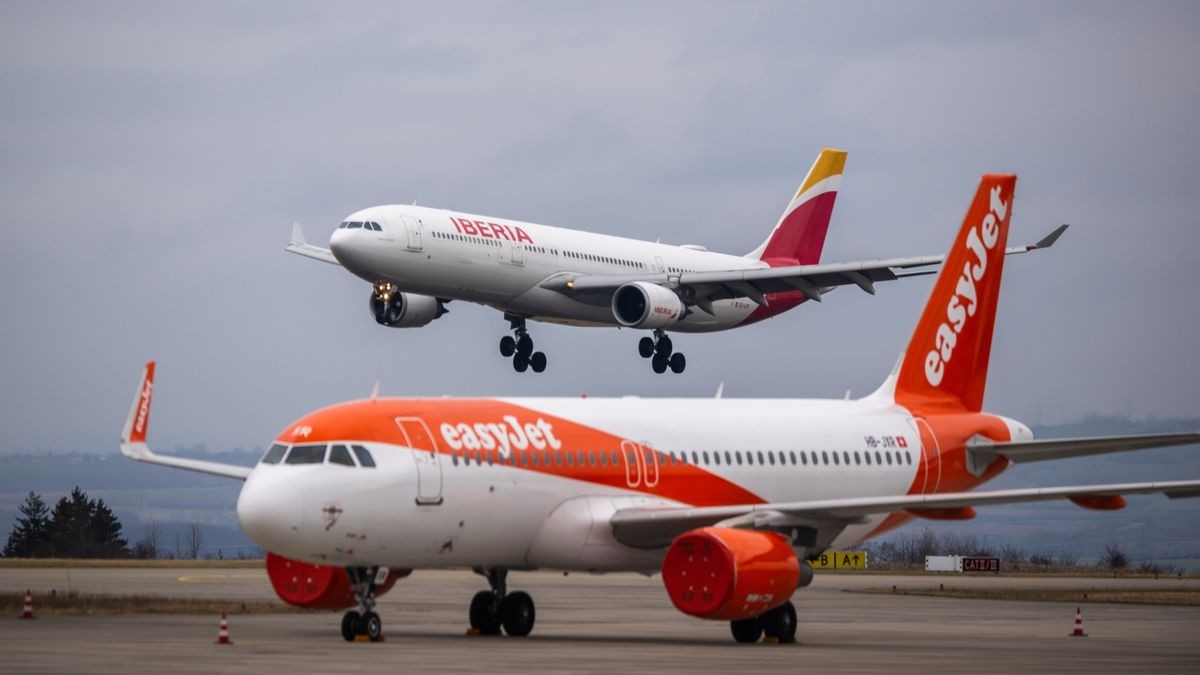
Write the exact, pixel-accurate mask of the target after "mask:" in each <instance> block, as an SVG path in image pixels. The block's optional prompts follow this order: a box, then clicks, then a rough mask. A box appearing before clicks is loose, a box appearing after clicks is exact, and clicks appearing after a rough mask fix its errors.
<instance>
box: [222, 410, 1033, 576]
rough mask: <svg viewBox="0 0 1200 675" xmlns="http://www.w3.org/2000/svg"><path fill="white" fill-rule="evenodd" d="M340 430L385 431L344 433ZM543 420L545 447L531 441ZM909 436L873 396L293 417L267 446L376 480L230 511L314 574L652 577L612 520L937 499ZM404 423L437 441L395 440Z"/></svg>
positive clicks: (262, 485)
mask: <svg viewBox="0 0 1200 675" xmlns="http://www.w3.org/2000/svg"><path fill="white" fill-rule="evenodd" d="M371 406H376V407H377V408H378V410H377V412H374V411H373V409H372V408H371ZM339 415H351V416H354V417H355V419H356V420H358V421H356V422H355V425H357V426H356V427H354V428H359V427H362V426H364V425H365V426H370V427H372V428H375V429H377V430H383V431H376V432H363V433H362V434H361V435H354V434H352V432H350V431H348V430H347V429H350V428H351V427H348V426H345V425H342V426H339V423H338V422H337V421H336V420H337V419H339ZM372 416H375V417H378V418H379V419H380V420H381V421H379V422H378V423H377V424H373V423H371V422H369V421H368V420H370V419H373V418H372ZM510 418H511V419H510ZM504 420H509V421H504ZM535 421H536V423H537V424H539V425H541V428H545V429H546V430H547V431H546V434H545V435H541V436H533V435H529V436H527V437H525V436H523V435H522V432H520V431H519V429H520V428H521V426H522V425H523V424H529V425H532V424H533V423H534V422H535ZM917 424H918V422H917V421H916V420H914V418H913V417H912V416H911V415H910V414H909V413H908V412H907V411H906V410H905V409H903V408H901V407H899V406H896V405H893V404H891V403H885V402H882V401H880V400H876V399H862V400H858V401H820V400H787V399H757V400H755V399H745V400H722V399H700V400H694V399H654V400H641V399H631V398H622V399H563V398H541V399H494V400H456V399H429V400H425V399H412V400H402V399H389V400H381V401H377V402H376V401H362V402H355V403H349V404H343V406H334V407H332V408H327V409H325V410H324V411H319V412H317V413H314V414H313V415H310V416H309V417H308V418H304V419H301V420H300V421H298V422H297V423H296V424H295V425H294V426H293V427H292V428H291V429H289V430H288V431H287V432H285V433H284V434H282V435H281V436H280V437H279V439H278V441H277V443H295V444H301V445H303V444H312V443H318V442H320V443H328V444H330V445H333V444H338V443H342V444H347V445H349V444H359V445H361V446H364V447H366V448H368V449H369V451H370V452H371V454H372V455H373V457H374V461H375V462H376V463H377V464H378V466H377V468H374V469H369V468H362V467H349V466H341V465H335V464H330V463H324V464H313V465H289V464H277V465H268V464H260V465H259V466H258V467H257V468H256V469H255V470H254V472H253V474H252V475H251V476H250V478H249V479H248V480H247V481H246V485H245V488H244V490H243V494H242V496H241V498H240V500H239V504H238V514H239V518H240V519H241V521H242V523H243V526H244V528H245V529H246V531H247V532H248V533H249V534H250V536H251V537H252V538H254V539H255V540H256V541H257V542H258V543H259V544H261V545H262V546H264V547H266V548H268V549H269V550H272V551H275V552H277V553H280V554H282V555H285V556H288V557H292V558H297V559H302V560H306V561H310V562H316V563H325V564H337V565H375V564H383V565H388V566H392V567H407V568H425V567H475V566H487V567H507V568H512V569H529V568H549V569H557V570H595V571H618V570H633V571H641V572H651V571H654V570H657V569H658V566H659V565H660V563H661V557H662V555H663V553H664V549H650V550H646V549H638V548H633V547H630V546H626V545H624V544H622V543H620V542H618V541H617V540H616V539H614V537H613V533H612V528H611V527H610V525H609V518H610V516H611V515H612V514H613V512H615V511H617V510H619V509H624V508H631V507H638V506H654V505H672V506H679V505H681V504H686V505H704V506H711V505H718V504H722V503H731V504H738V503H741V504H745V503H761V502H788V501H799V500H816V499H834V498H839V497H864V496H883V495H896V494H904V493H905V492H906V491H908V490H909V489H910V488H911V489H915V490H917V491H928V492H933V491H936V489H937V485H936V477H931V476H921V477H920V478H921V480H920V481H917V480H916V479H917V478H918V477H919V475H920V474H919V467H920V466H921V465H922V462H921V455H922V453H923V452H927V451H930V449H928V448H923V447H922V443H921V440H920V439H921V433H920V431H919V429H918V427H917ZM398 425H399V426H400V427H407V428H409V429H410V431H409V432H408V433H409V436H407V438H410V439H415V436H414V435H413V431H412V429H413V428H414V427H416V428H417V429H418V430H419V429H424V430H425V432H427V433H422V432H420V431H418V433H422V437H423V438H425V439H430V440H423V441H421V442H415V441H414V440H409V441H408V442H405V441H399V442H389V441H388V437H389V436H390V435H391V434H393V433H394V431H395V429H396V428H397V426H398ZM489 425H490V426H489ZM1010 427H1011V428H1012V429H1013V434H1014V437H1016V436H1017V435H1021V436H1028V435H1029V434H1028V429H1027V428H1025V427H1023V425H1020V424H1019V423H1015V422H1011V423H1010ZM526 428H527V429H528V430H529V431H530V432H531V434H532V433H533V430H534V429H535V428H536V427H533V426H529V427H526ZM472 429H474V430H475V431H472ZM514 429H516V430H518V431H516V432H515V433H514V432H513V430H514ZM297 434H298V435H297ZM523 439H524V442H525V445H526V447H525V449H520V448H519V446H520V445H521V443H522V441H523ZM539 439H540V441H541V447H542V449H541V450H538V449H536V447H535V446H536V445H537V443H536V442H535V441H537V440H539ZM498 441H503V442H498ZM556 443H557V445H558V447H557V448H554V447H553V446H554V444H556ZM421 446H424V447H421ZM489 446H490V449H488V448H489ZM472 448H474V449H472ZM533 455H538V457H537V459H534V458H533ZM568 455H569V456H570V457H569V458H568ZM601 455H603V456H604V462H603V463H601V462H600V461H599V460H600V456H601ZM581 460H582V461H581ZM535 462H536V464H535ZM421 502H423V503H421ZM331 508H332V509H334V510H335V511H336V512H337V514H338V518H337V519H336V522H334V523H333V524H332V525H331V524H330V519H329V517H328V514H329V512H330V509H331ZM883 518H884V517H883V516H878V517H871V518H868V519H865V520H864V521H863V522H862V523H861V524H857V525H852V526H850V527H848V528H847V529H845V530H844V531H843V532H842V533H841V534H840V535H839V536H838V538H837V539H836V541H835V542H833V544H832V546H833V547H842V546H847V545H851V544H853V543H855V542H858V541H861V540H862V539H864V538H865V537H867V536H868V535H870V534H871V533H872V531H873V530H875V529H876V528H877V527H878V526H879V525H880V523H881V522H882V520H883Z"/></svg>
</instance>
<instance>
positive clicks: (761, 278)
mask: <svg viewBox="0 0 1200 675" xmlns="http://www.w3.org/2000/svg"><path fill="white" fill-rule="evenodd" d="M1067 227H1068V226H1067V225H1061V226H1059V227H1058V228H1057V229H1055V230H1054V231H1053V232H1051V233H1050V234H1048V235H1046V236H1045V237H1043V238H1042V239H1041V240H1040V241H1038V242H1037V243H1036V244H1026V245H1024V246H1011V247H1009V248H1008V249H1006V250H1005V252H1004V253H1005V255H1015V254H1019V253H1028V252H1029V251H1036V250H1039V249H1044V248H1050V247H1051V246H1053V245H1054V242H1056V241H1058V238H1059V237H1060V236H1062V233H1063V232H1065V231H1066V230H1067ZM945 259H946V256H945V255H927V256H920V257H914V258H891V259H888V260H869V261H861V262H848V263H833V264H818V265H792V266H787V267H767V268H760V269H751V270H729V271H718V272H683V273H680V274H667V273H655V274H640V275H637V274H630V275H582V276H572V275H555V276H554V277H551V278H550V279H547V280H546V281H545V282H543V283H542V287H544V288H550V289H552V290H557V291H559V292H565V293H588V292H594V293H596V292H604V293H611V292H613V291H614V290H616V289H617V288H619V287H620V286H622V285H624V284H627V283H630V282H634V281H646V282H650V283H654V284H659V285H662V286H671V287H673V288H677V289H681V290H683V291H684V292H683V293H681V296H683V298H684V300H686V301H687V302H688V303H689V304H693V305H696V306H698V307H700V309H702V310H704V311H706V312H710V313H711V303H712V302H713V301H715V300H726V299H731V298H749V299H751V300H753V301H754V302H756V303H758V304H759V305H763V306H765V305H766V304H767V300H766V294H768V293H779V292H783V291H796V290H798V291H801V292H802V293H804V295H805V296H807V297H808V298H809V299H811V300H815V301H817V302H820V301H821V295H822V294H823V293H825V292H827V291H829V290H832V289H834V288H837V287H838V286H847V285H851V284H852V285H855V286H858V287H859V288H861V289H862V290H864V291H866V292H867V293H870V294H872V295H874V294H875V282H878V281H892V280H895V279H900V278H903V277H912V276H921V275H926V274H934V273H936V272H937V271H938V270H937V268H934V269H928V268H930V267H933V266H934V265H940V264H941V263H942V261H943V260H945Z"/></svg>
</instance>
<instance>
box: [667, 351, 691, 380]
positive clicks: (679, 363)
mask: <svg viewBox="0 0 1200 675" xmlns="http://www.w3.org/2000/svg"><path fill="white" fill-rule="evenodd" d="M684 368H687V359H686V358H684V356H683V354H681V353H680V352H675V353H674V354H672V355H671V372H672V373H675V374H676V375H678V374H679V373H682V372H683V369H684Z"/></svg>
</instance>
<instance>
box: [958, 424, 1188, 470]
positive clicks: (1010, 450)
mask: <svg viewBox="0 0 1200 675" xmlns="http://www.w3.org/2000/svg"><path fill="white" fill-rule="evenodd" d="M1193 443H1197V444H1200V432H1195V431H1189V432H1183V433H1169V434H1145V435H1141V436H1098V437H1094V438H1054V439H1049V440H1044V441H1023V442H1017V443H990V442H984V443H982V444H980V445H972V446H968V447H967V452H969V453H971V454H973V455H976V456H977V457H978V458H979V459H982V460H984V462H985V464H986V462H987V461H988V460H989V459H990V458H991V457H995V456H1003V457H1007V458H1009V459H1011V460H1012V461H1013V462H1016V463H1018V464H1020V463H1021V462H1041V461H1045V460H1049V459H1066V458H1068V457H1082V456H1084V455H1101V454H1105V453H1109V452H1128V451H1130V450H1146V449H1149V448H1165V447H1169V446H1173V445H1191V444H1193Z"/></svg>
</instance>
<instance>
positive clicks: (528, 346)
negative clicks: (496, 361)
mask: <svg viewBox="0 0 1200 675" xmlns="http://www.w3.org/2000/svg"><path fill="white" fill-rule="evenodd" d="M517 353H518V354H522V355H524V356H526V357H528V356H529V355H530V354H532V353H533V338H531V337H529V336H528V335H522V336H521V337H520V338H519V339H518V340H517Z"/></svg>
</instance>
